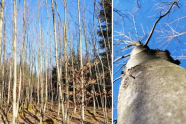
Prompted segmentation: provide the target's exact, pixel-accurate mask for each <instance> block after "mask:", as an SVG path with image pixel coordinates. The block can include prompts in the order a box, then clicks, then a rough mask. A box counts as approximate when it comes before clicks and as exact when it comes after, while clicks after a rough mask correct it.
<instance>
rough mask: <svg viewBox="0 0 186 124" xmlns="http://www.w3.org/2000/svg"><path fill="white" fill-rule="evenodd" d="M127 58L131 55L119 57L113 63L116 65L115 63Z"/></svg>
mask: <svg viewBox="0 0 186 124" xmlns="http://www.w3.org/2000/svg"><path fill="white" fill-rule="evenodd" d="M127 56H130V53H129V54H127V55H124V56H121V57H118V58H117V59H116V60H114V62H113V63H115V62H117V61H118V60H120V59H122V58H125V57H127Z"/></svg>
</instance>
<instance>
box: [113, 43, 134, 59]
mask: <svg viewBox="0 0 186 124" xmlns="http://www.w3.org/2000/svg"><path fill="white" fill-rule="evenodd" d="M131 46H133V45H132V44H130V45H127V46H126V47H124V48H121V49H119V50H117V51H116V54H115V55H114V57H115V56H116V55H117V53H118V52H119V51H120V50H123V49H126V48H128V47H131Z"/></svg>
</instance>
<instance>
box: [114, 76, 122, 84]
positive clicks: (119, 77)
mask: <svg viewBox="0 0 186 124" xmlns="http://www.w3.org/2000/svg"><path fill="white" fill-rule="evenodd" d="M120 78H122V76H120V77H118V78H116V79H115V80H114V81H113V83H114V82H116V81H117V80H119V79H120Z"/></svg>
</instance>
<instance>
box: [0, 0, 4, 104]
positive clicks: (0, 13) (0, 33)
mask: <svg viewBox="0 0 186 124" xmlns="http://www.w3.org/2000/svg"><path fill="white" fill-rule="evenodd" d="M4 5H5V2H4V0H1V8H0V64H1V46H2V45H1V44H2V40H3V14H4ZM3 91H4V82H3V83H1V92H0V103H1V102H2V101H3Z"/></svg>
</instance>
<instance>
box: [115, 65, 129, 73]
mask: <svg viewBox="0 0 186 124" xmlns="http://www.w3.org/2000/svg"><path fill="white" fill-rule="evenodd" d="M125 65H126V64H124V65H122V66H121V67H120V68H119V69H118V70H117V71H116V72H115V73H114V75H115V74H116V73H117V72H118V71H119V70H120V69H121V68H123V66H125Z"/></svg>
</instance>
